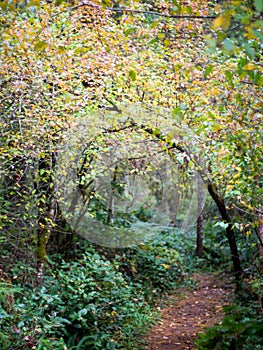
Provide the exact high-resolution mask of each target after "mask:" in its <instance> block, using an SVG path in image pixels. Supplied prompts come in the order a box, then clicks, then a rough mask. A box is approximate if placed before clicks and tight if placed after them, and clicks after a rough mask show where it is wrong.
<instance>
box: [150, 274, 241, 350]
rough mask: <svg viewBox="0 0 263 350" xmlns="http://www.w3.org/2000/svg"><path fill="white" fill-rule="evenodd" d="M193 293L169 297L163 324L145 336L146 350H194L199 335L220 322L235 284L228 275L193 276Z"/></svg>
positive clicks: (184, 291) (184, 292)
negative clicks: (195, 280) (195, 284)
mask: <svg viewBox="0 0 263 350" xmlns="http://www.w3.org/2000/svg"><path fill="white" fill-rule="evenodd" d="M194 278H196V279H197V280H198V284H197V287H196V288H195V289H194V290H191V291H187V290H180V291H178V292H177V293H176V295H172V296H169V297H168V298H169V300H168V305H169V306H168V307H166V308H164V309H163V310H161V317H162V318H161V321H160V322H159V324H158V325H156V326H155V327H154V328H153V329H152V330H151V332H149V333H148V335H147V336H146V341H147V343H148V346H147V347H146V349H147V350H172V349H173V350H187V349H188V350H194V349H196V347H195V340H196V339H197V337H198V333H200V332H204V330H205V328H208V327H211V326H212V325H214V324H216V323H218V322H220V320H221V319H222V317H223V309H222V308H223V306H225V305H228V304H229V299H230V295H231V294H232V293H233V288H234V287H233V285H231V284H230V281H229V276H227V275H225V274H220V275H214V274H213V275H212V274H209V275H206V276H203V275H194Z"/></svg>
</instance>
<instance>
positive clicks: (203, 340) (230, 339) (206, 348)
mask: <svg viewBox="0 0 263 350" xmlns="http://www.w3.org/2000/svg"><path fill="white" fill-rule="evenodd" d="M225 313H226V316H225V317H224V319H223V321H222V323H221V324H219V325H216V326H214V327H212V328H209V329H208V331H207V332H206V333H205V334H200V336H199V339H198V340H197V342H196V345H197V349H198V350H211V349H214V350H223V349H224V350H228V349H229V350H255V349H262V348H263V337H262V334H263V319H262V317H260V316H259V315H257V313H256V311H255V310H253V309H252V308H251V307H244V306H240V305H235V304H234V305H232V306H227V307H225Z"/></svg>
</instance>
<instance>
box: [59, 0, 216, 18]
mask: <svg viewBox="0 0 263 350" xmlns="http://www.w3.org/2000/svg"><path fill="white" fill-rule="evenodd" d="M84 6H89V7H93V8H97V9H102V8H103V7H102V6H100V5H95V4H92V3H89V2H82V3H81V4H79V5H77V6H74V7H71V8H69V9H67V10H76V9H78V8H80V7H84ZM67 10H65V11H67ZM106 10H108V11H110V12H122V13H125V12H126V13H143V14H145V15H153V16H158V17H168V18H178V19H201V20H202V19H215V18H217V16H195V15H172V14H168V13H161V12H155V11H146V10H132V9H129V8H121V7H120V8H118V7H106Z"/></svg>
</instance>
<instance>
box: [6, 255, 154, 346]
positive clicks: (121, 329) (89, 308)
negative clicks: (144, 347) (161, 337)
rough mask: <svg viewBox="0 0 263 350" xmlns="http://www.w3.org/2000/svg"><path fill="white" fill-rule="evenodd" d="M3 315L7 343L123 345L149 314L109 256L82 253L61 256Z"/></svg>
mask: <svg viewBox="0 0 263 350" xmlns="http://www.w3.org/2000/svg"><path fill="white" fill-rule="evenodd" d="M4 318H5V320H4V323H5V327H6V331H7V332H9V335H10V336H9V340H10V342H12V344H13V348H12V349H16V348H17V349H19V348H21V349H27V348H30V347H31V346H36V349H38V350H39V349H54V348H55V349H66V348H68V349H91V350H92V349H119V348H122V347H123V346H124V344H125V348H127V349H128V347H127V346H129V343H131V344H132V341H133V340H134V339H135V338H136V336H137V335H138V334H139V332H140V331H141V330H142V327H145V325H146V324H147V323H150V322H151V321H152V319H153V314H152V312H151V310H150V307H149V305H147V303H146V302H145V301H144V298H143V297H142V296H140V295H138V293H137V292H136V291H135V290H134V288H132V287H131V286H130V285H128V283H127V281H126V280H125V279H124V278H123V276H122V274H121V273H119V272H116V270H115V269H114V267H113V266H112V265H111V263H110V262H109V261H106V260H103V259H101V257H100V256H99V255H98V254H97V253H94V254H92V253H86V254H85V255H83V257H82V259H80V260H78V261H77V262H70V263H66V262H63V263H62V264H61V266H60V267H59V269H57V271H56V272H55V273H54V275H53V276H52V277H46V278H45V280H44V284H43V286H42V287H41V288H40V289H38V290H35V291H34V292H33V293H30V294H27V295H26V296H25V297H24V298H23V301H22V303H20V304H18V305H16V310H15V316H14V317H11V316H10V315H5V317H4ZM14 327H15V328H14ZM14 329H15V330H16V332H14ZM10 342H7V339H0V346H1V348H2V349H9V348H10V347H8V346H9V344H10ZM54 344H56V346H55V345H54ZM131 348H132V345H131Z"/></svg>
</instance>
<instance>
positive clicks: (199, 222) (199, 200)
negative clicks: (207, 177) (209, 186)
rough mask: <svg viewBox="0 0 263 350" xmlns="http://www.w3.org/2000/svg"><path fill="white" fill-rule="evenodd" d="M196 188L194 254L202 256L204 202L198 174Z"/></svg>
mask: <svg viewBox="0 0 263 350" xmlns="http://www.w3.org/2000/svg"><path fill="white" fill-rule="evenodd" d="M197 181H198V185H197V186H198V189H197V191H198V192H197V196H198V197H197V207H198V208H197V210H198V211H197V212H198V218H197V229H196V255H197V256H198V257H199V258H202V255H203V225H204V216H203V203H204V189H203V180H202V178H201V176H199V175H198V179H197Z"/></svg>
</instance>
